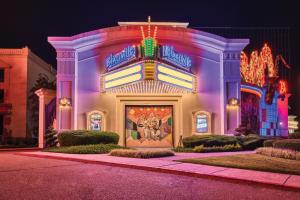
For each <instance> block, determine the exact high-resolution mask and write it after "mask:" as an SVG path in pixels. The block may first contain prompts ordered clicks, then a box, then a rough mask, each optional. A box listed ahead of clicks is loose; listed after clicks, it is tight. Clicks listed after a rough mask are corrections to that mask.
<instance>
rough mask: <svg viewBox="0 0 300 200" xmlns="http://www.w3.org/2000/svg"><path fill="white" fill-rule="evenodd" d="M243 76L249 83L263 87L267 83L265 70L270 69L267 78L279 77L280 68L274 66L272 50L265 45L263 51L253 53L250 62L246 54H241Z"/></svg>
mask: <svg viewBox="0 0 300 200" xmlns="http://www.w3.org/2000/svg"><path fill="white" fill-rule="evenodd" d="M240 62H241V64H240V65H241V76H242V78H243V80H244V81H245V82H247V83H251V84H254V85H258V86H260V87H262V86H263V85H265V83H266V80H265V79H266V77H265V76H266V75H265V70H266V69H268V74H267V76H268V77H270V78H272V77H277V76H278V67H277V66H276V65H274V60H273V55H272V50H271V48H270V47H269V46H268V45H267V44H264V46H263V47H262V49H261V51H260V52H258V51H253V52H252V53H251V55H250V61H249V59H248V56H247V55H246V53H245V52H242V53H241V61H240Z"/></svg>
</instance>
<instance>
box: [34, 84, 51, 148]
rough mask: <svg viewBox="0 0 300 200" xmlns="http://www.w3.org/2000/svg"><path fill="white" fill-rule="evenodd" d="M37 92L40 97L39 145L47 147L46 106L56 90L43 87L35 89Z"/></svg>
mask: <svg viewBox="0 0 300 200" xmlns="http://www.w3.org/2000/svg"><path fill="white" fill-rule="evenodd" d="M35 94H36V95H37V96H38V97H39V131H38V133H39V136H38V147H39V148H44V147H45V138H44V135H45V131H46V129H47V128H48V127H46V122H45V116H46V113H45V111H46V110H45V108H46V105H47V104H49V102H50V101H51V100H52V99H53V98H55V94H56V92H55V91H54V90H49V89H44V88H41V89H39V90H37V91H35Z"/></svg>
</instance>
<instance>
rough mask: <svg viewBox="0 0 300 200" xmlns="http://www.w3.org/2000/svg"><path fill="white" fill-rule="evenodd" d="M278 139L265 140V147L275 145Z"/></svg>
mask: <svg viewBox="0 0 300 200" xmlns="http://www.w3.org/2000/svg"><path fill="white" fill-rule="evenodd" d="M276 141H277V139H272V140H265V141H264V147H273V145H274V143H275V142H276Z"/></svg>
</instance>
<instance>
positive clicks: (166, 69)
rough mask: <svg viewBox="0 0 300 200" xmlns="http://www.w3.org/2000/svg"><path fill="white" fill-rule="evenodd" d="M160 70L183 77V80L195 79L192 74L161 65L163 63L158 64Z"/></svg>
mask: <svg viewBox="0 0 300 200" xmlns="http://www.w3.org/2000/svg"><path fill="white" fill-rule="evenodd" d="M158 71H160V72H162V73H165V74H169V75H171V76H174V77H177V78H180V79H183V80H186V81H190V82H192V81H193V77H192V76H190V75H187V74H184V73H181V72H178V71H175V70H172V69H169V68H167V67H164V66H161V65H159V66H158Z"/></svg>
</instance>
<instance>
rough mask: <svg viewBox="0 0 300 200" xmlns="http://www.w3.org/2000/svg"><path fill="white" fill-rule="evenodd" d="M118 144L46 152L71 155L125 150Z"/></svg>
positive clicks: (66, 148)
mask: <svg viewBox="0 0 300 200" xmlns="http://www.w3.org/2000/svg"><path fill="white" fill-rule="evenodd" d="M124 148H125V147H121V146H119V145H116V144H90V145H79V146H66V147H51V148H48V149H45V150H44V151H46V152H54V153H70V154H104V153H109V152H110V151H111V150H113V149H124Z"/></svg>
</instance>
